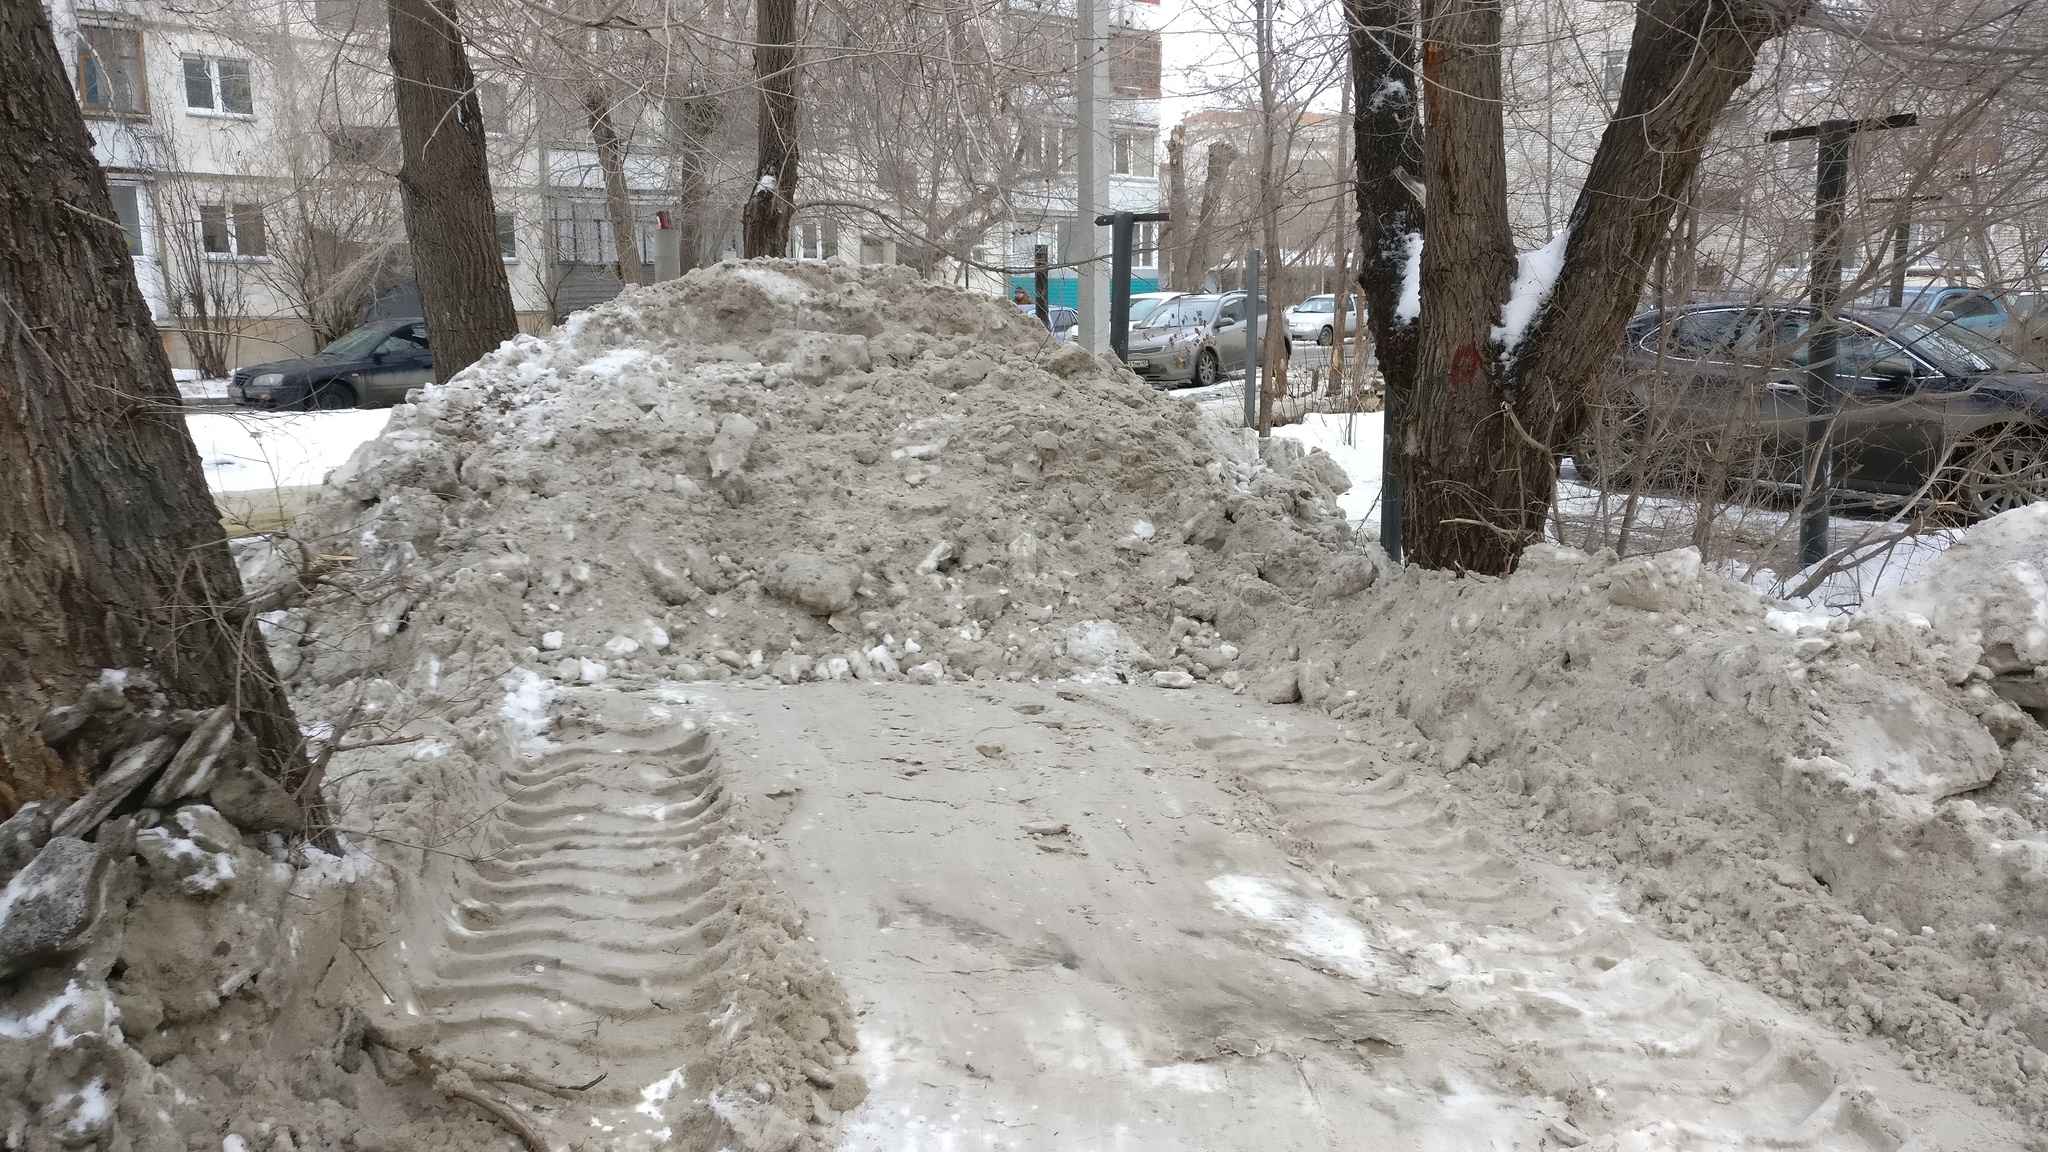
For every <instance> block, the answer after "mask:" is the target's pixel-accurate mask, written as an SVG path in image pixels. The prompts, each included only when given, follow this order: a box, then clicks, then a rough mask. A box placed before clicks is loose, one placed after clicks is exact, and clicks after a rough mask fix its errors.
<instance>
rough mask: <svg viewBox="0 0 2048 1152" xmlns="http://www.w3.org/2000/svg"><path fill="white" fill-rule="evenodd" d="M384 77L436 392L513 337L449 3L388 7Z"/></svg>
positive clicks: (479, 140) (468, 78)
mask: <svg viewBox="0 0 2048 1152" xmlns="http://www.w3.org/2000/svg"><path fill="white" fill-rule="evenodd" d="M389 10H390V19H391V75H392V80H393V84H394V88H395V90H396V95H397V102H398V135H399V139H400V141H401V143H402V144H403V146H404V150H405V159H404V162H403V165H402V166H401V167H400V168H399V172H398V187H399V193H400V198H401V200H402V202H403V203H404V205H405V231H406V236H407V238H408V240H409V241H410V242H411V246H412V255H413V261H412V263H413V273H414V276H415V278H416V280H417V282H418V284H419V289H420V306H421V308H422V310H423V311H424V312H425V313H426V321H427V330H428V331H429V332H430V333H432V335H433V340H434V378H435V380H437V381H439V382H441V383H446V382H447V381H448V379H449V378H450V377H452V376H454V375H455V374H456V373H457V372H460V371H461V370H462V369H464V368H467V367H469V366H470V365H471V364H473V363H475V362H476V360H477V359H478V358H479V357H481V356H483V355H484V354H485V353H486V352H489V351H491V350H492V349H493V348H496V347H497V346H498V345H500V344H502V343H504V342H505V341H506V340H509V339H511V338H512V337H514V336H516V335H518V334H519V317H518V315H517V314H516V313H515V312H514V311H513V308H512V289H511V286H510V284H509V283H508V282H507V281H506V279H505V262H504V260H503V259H502V258H501V257H500V256H499V255H498V222H497V213H496V209H495V208H494V207H493V206H492V203H491V174H490V163H489V158H488V156H487V155H486V153H485V148H484V124H483V112H482V110H481V109H480V108H479V106H478V104H477V94H476V77H475V76H474V75H473V74H472V73H471V71H470V67H469V55H468V53H467V52H466V51H464V49H463V44H462V32H461V28H460V26H459V25H458V24H457V23H456V19H455V10H454V4H453V0H389Z"/></svg>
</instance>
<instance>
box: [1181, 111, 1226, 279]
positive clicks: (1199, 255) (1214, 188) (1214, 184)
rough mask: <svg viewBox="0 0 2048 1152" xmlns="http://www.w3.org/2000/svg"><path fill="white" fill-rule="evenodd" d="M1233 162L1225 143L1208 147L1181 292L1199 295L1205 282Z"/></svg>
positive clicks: (1219, 142) (1223, 141) (1215, 143)
mask: <svg viewBox="0 0 2048 1152" xmlns="http://www.w3.org/2000/svg"><path fill="white" fill-rule="evenodd" d="M1236 162H1237V146H1236V145H1234V144H1232V143H1231V142H1230V141H1228V140H1218V141H1216V142H1214V143H1212V144H1210V145H1209V159H1208V166H1207V168H1206V170H1205V171H1204V172H1203V173H1202V206H1201V208H1200V209H1198V210H1197V212H1196V215H1195V226H1194V228H1193V230H1192V234H1191V235H1190V236H1189V237H1188V247H1187V263H1186V265H1185V267H1186V269H1187V272H1186V278H1187V280H1188V286H1187V287H1186V288H1185V289H1182V291H1187V292H1200V291H1201V290H1202V287H1203V285H1204V284H1205V283H1206V282H1207V281H1208V278H1209V242H1210V236H1211V234H1212V233H1213V232H1214V231H1215V228H1216V212H1217V209H1219V208H1221V207H1222V206H1223V195H1224V192H1225V190H1226V189H1227V188H1228V186H1229V183H1230V166H1231V165H1232V164H1234V163H1236Z"/></svg>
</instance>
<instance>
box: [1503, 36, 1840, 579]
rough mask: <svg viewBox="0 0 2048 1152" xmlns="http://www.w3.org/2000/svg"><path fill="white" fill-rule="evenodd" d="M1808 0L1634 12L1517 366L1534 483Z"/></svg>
mask: <svg viewBox="0 0 2048 1152" xmlns="http://www.w3.org/2000/svg"><path fill="white" fill-rule="evenodd" d="M1808 7H1810V2H1809V0H1800V2H1796V3H1792V4H1787V5H1783V6H1779V5H1776V4H1773V3H1770V2H1768V0H1742V2H1739V3H1734V4H1728V3H1721V2H1718V0H1649V2H1648V3H1646V4H1645V5H1644V7H1643V8H1642V10H1641V11H1640V13H1639V14H1638V15H1637V17H1636V23H1635V33H1634V37H1633V39H1632V41H1631V43H1630V46H1629V55H1628V69H1627V72H1626V75H1625V76H1624V77H1623V80H1622V90H1621V102H1620V105H1619V106H1618V107H1617V108H1616V110H1615V114H1614V119H1613V120H1612V121H1610V122H1609V124H1608V125H1607V130H1606V132H1605V133H1604V134H1603V135H1602V136H1601V139H1600V147H1599V149H1598V150H1597V151H1596V152H1595V153H1594V154H1593V163H1592V165H1591V167H1590V168H1589V169H1588V171H1587V175H1586V183H1585V186H1584V188H1583V189H1582V190H1581V191H1580V193H1579V198H1578V201H1577V203H1576V204H1575V205H1574V206H1573V208H1572V216H1571V235H1570V238H1569V239H1568V240H1567V241H1566V244H1565V259H1564V268H1563V270H1562V272H1561V273H1560V274H1559V276H1558V280H1557V285H1556V287H1555V289H1554V290H1553V291H1552V293H1551V295H1550V298H1549V302H1548V304H1547V305H1546V306H1545V307H1544V308H1543V309H1542V310H1541V311H1539V312H1538V313H1537V315H1536V318H1535V319H1534V320H1533V321H1532V322H1531V324H1530V326H1529V332H1528V335H1527V336H1525V337H1524V339H1523V341H1522V345H1521V347H1520V348H1519V349H1518V355H1517V356H1516V358H1515V362H1514V366H1513V372H1514V377H1515V378H1514V389H1515V394H1516V410H1517V412H1518V413H1519V415H1520V418H1521V424H1522V427H1523V428H1525V429H1527V430H1528V432H1529V434H1530V436H1531V438H1533V439H1535V440H1536V441H1538V442H1539V443H1541V444H1543V445H1544V446H1545V452H1544V453H1543V459H1542V461H1541V463H1542V465H1543V468H1544V475H1543V476H1541V477H1536V478H1533V479H1531V480H1530V481H1529V483H1530V484H1531V485H1532V486H1536V487H1541V488H1543V489H1544V490H1546V491H1551V490H1554V488H1555V480H1556V475H1557V461H1558V457H1559V455H1560V454H1561V453H1563V452H1565V451H1567V450H1568V449H1569V446H1570V445H1571V443H1572V442H1573V440H1574V439H1575V438H1576V437H1577V436H1578V435H1579V432H1580V430H1581V429H1582V428H1583V427H1584V425H1585V421H1586V416H1587V411H1588V400H1589V398H1590V397H1591V396H1592V395H1593V394H1595V387H1596V384H1597V382H1598V381H1599V380H1600V379H1601V378H1602V376H1603V375H1604V374H1605V373H1606V371H1607V370H1608V365H1609V363H1610V362H1611V360H1612V358H1613V355H1614V349H1615V348H1616V346H1618V345H1619V343H1620V341H1621V338H1622V334H1623V332H1624V331H1626V329H1627V327H1628V320H1629V317H1630V316H1631V315H1633V314H1634V312H1635V308H1636V302H1637V300H1638V299H1639V298H1640V297H1641V294H1642V289H1643V279H1644V276H1645V275H1646V273H1647V270H1648V269H1649V267H1650V264H1651V261H1652V260H1653V258H1654V257H1655V255H1656V252H1657V249H1658V248H1659V246H1660V245H1662V244H1663V243H1664V242H1665V238H1666V236H1667V234H1668V232H1669V229H1670V226H1671V218H1672V213H1673V212H1674V211H1675V210H1676V209H1677V208H1678V207H1680V205H1681V204H1682V203H1683V201H1684V199H1685V196H1686V191H1687V189H1688V188H1689V187H1690V186H1691V185H1692V181H1693V177H1694V175H1695V174H1696V173H1697V172H1698V171H1699V165H1700V154H1701V152H1702V150H1703V149H1704V148H1705V147H1706V143H1707V138H1708V136H1709V134H1710V133H1711V131H1712V129H1713V126H1714V122H1715V121H1716V120H1717V119H1719V117H1720V115H1721V111H1722V109H1724V108H1725V107H1727V104H1728V100H1729V98H1730V97H1731V96H1732V95H1734V93H1735V90H1736V89H1737V88H1739V87H1741V86H1742V85H1743V83H1745V82H1746V81H1747V80H1748V79H1749V77H1750V73H1751V71H1752V70H1753V69H1754V68H1755V66H1756V58H1757V53H1758V51H1760V50H1761V49H1762V48H1763V46H1764V45H1765V44H1767V43H1769V42H1770V41H1771V40H1773V39H1775V38H1777V37H1779V36H1782V35H1784V34H1785V32H1786V30H1787V29H1789V28H1790V27H1791V26H1792V25H1793V23H1794V22H1795V21H1797V20H1799V19H1800V18H1801V17H1802V16H1803V15H1804V13H1805V12H1806V10H1807V9H1808ZM1547 511H1548V500H1547V499H1546V501H1545V507H1544V509H1542V510H1540V511H1533V512H1531V513H1529V515H1530V516H1532V517H1533V518H1531V519H1528V520H1527V521H1525V522H1518V523H1515V524H1512V525H1504V527H1507V528H1508V529H1509V530H1510V531H1513V532H1515V533H1517V534H1519V535H1521V536H1524V537H1525V538H1529V539H1534V538H1535V536H1536V534H1537V533H1538V532H1540V531H1541V525H1542V515H1544V514H1547Z"/></svg>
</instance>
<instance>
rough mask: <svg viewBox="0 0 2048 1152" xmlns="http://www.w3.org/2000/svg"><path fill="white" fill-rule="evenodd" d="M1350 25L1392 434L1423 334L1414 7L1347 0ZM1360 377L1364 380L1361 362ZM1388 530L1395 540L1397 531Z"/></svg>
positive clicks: (1372, 314) (1363, 199)
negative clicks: (1413, 282) (1406, 306)
mask: <svg viewBox="0 0 2048 1152" xmlns="http://www.w3.org/2000/svg"><path fill="white" fill-rule="evenodd" d="M1345 16H1346V19H1347V22H1348V23H1349V25H1350V30H1349V38H1350V42H1351V83H1352V88H1353V93H1352V102H1353V112H1352V146H1353V148H1354V150H1355V151H1356V154H1357V157H1358V184H1357V195H1358V236H1359V244H1360V252H1359V275H1358V286H1359V294H1360V295H1361V296H1362V297H1364V300H1365V309H1366V313H1365V316H1366V324H1367V326H1368V328H1369V330H1370V334H1371V336H1372V347H1373V353H1374V355H1375V357H1376V359H1377V360H1378V362H1379V368H1380V378H1381V379H1382V380H1383V381H1384V382H1385V388H1386V395H1385V397H1384V399H1385V408H1386V416H1385V420H1386V427H1387V429H1388V430H1389V434H1390V435H1391V434H1392V433H1393V432H1395V431H1398V430H1399V429H1400V428H1401V427H1402V426H1403V422H1404V420H1405V419H1406V414H1407V411H1408V398H1409V396H1410V394H1411V393H1412V392H1413V391H1414V389H1413V386H1412V385H1413V382H1414V379H1415V350H1416V336H1417V335H1418V334H1419V333H1420V328H1419V326H1418V325H1417V324H1416V323H1415V322H1414V320H1413V318H1406V319H1404V318H1403V317H1402V316H1401V315H1400V303H1401V295H1402V292H1403V290H1404V286H1405V284H1406V275H1407V269H1408V262H1409V253H1410V248H1411V245H1412V244H1414V243H1419V242H1420V240H1421V236H1422V216H1423V205H1422V203H1421V202H1420V201H1419V200H1417V199H1416V197H1415V194H1414V193H1413V192H1412V191H1411V190H1410V188H1409V185H1408V184H1407V183H1404V182H1403V181H1402V179H1401V177H1402V176H1404V175H1406V176H1409V177H1410V178H1411V180H1414V179H1416V174H1418V173H1420V172H1421V171H1422V119H1421V115H1420V112H1421V104H1420V94H1419V91H1418V89H1417V87H1416V85H1417V82H1418V81H1417V72H1418V70H1419V69H1418V64H1419V62H1418V60H1417V59H1416V47H1417V45H1416V38H1415V18H1416V12H1415V7H1414V4H1413V0H1346V2H1345ZM1418 186H1419V185H1418ZM1357 371H1359V372H1360V373H1361V374H1362V373H1363V372H1364V371H1365V365H1364V363H1363V362H1361V363H1360V364H1359V365H1358V368H1357ZM1390 442H1391V441H1390ZM1400 481H1401V478H1400V476H1399V475H1398V474H1397V473H1395V472H1393V471H1389V472H1388V473H1387V474H1386V475H1385V477H1383V478H1382V480H1381V485H1382V487H1381V492H1382V499H1381V507H1382V514H1383V515H1386V511H1385V510H1386V509H1388V508H1391V507H1394V506H1397V504H1398V494H1399V491H1400ZM1388 527H1389V529H1390V530H1391V531H1392V532H1393V533H1395V534H1396V535H1395V538H1396V539H1398V538H1399V537H1398V533H1399V531H1400V525H1399V524H1398V523H1393V524H1389V525H1388Z"/></svg>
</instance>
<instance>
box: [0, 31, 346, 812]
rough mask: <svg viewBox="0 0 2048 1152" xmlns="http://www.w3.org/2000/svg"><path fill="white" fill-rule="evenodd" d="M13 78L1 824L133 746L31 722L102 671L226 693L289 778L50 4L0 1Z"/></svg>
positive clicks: (2, 360) (66, 791)
mask: <svg viewBox="0 0 2048 1152" xmlns="http://www.w3.org/2000/svg"><path fill="white" fill-rule="evenodd" d="M0 71H4V74H5V75H6V76H7V77H8V84H7V87H6V91H5V93H4V95H0V475H5V476H6V477H8V481H7V483H6V484H5V485H4V486H0V487H4V492H5V495H4V497H0V621H4V626H5V629H6V631H7V633H8V642H7V643H6V644H5V645H0V815H4V814H11V813H12V812H13V811H14V810H15V809H16V808H18V807H19V806H20V805H21V804H23V803H25V802H27V801H30V800H44V801H61V800H65V799H68V798H70V797H73V796H77V795H78V794H79V793H81V792H82V791H83V790H84V789H85V787H86V786H87V785H88V784H89V783H90V782H91V781H92V780H93V779H95V778H96V777H97V776H98V774H99V773H100V772H101V771H102V770H103V768H104V767H105V765H106V760H107V758H108V757H110V756H111V755H112V754H114V753H116V752H119V751H121V750H122V748H123V746H124V742H125V743H133V742H135V737H136V735H137V733H136V732H135V731H134V730H133V729H128V730H121V729H117V728H113V727H110V726H109V725H107V724H102V723H100V722H99V721H98V720H95V721H91V722H88V723H87V724H86V725H85V726H84V727H81V728H78V729H76V730H75V731H73V732H71V733H69V734H68V735H65V736H61V737H58V738H57V739H55V740H54V742H52V741H50V740H46V739H45V736H44V734H43V732H42V731H41V730H39V727H38V724H39V721H41V720H42V719H43V718H44V717H45V716H46V714H47V713H48V712H49V710H50V709H51V708H53V707H59V706H66V705H71V704H73V703H74V702H76V701H77V700H78V699H79V697H80V694H81V692H82V690H83V689H85V688H86V687H87V686H88V685H90V684H92V683H94V682H95V681H96V680H98V679H99V678H100V673H101V670H102V669H109V668H112V669H140V670H142V672H144V673H146V674H147V677H148V678H149V679H152V680H154V681H155V682H156V683H157V684H158V686H159V690H160V691H161V692H162V693H163V695H164V697H165V698H166V701H167V703H168V704H169V706H170V707H172V708H178V709H202V708H214V707H218V706H222V705H227V706H230V707H231V708H232V709H233V710H234V713H235V715H236V717H237V719H238V722H239V724H240V726H241V727H242V729H243V730H244V731H245V732H246V733H247V734H248V735H249V736H250V737H252V738H253V740H254V743H255V748H256V751H257V752H258V754H259V758H260V760H261V763H262V766H263V767H264V768H265V769H266V770H267V771H269V772H270V773H271V774H272V775H274V776H276V777H278V778H280V779H283V780H284V781H285V782H286V783H287V784H295V783H296V782H297V781H298V780H299V779H301V778H302V777H303V774H304V770H305V760H304V757H303V755H302V753H301V752H300V743H299V731H298V724H297V722H296V721H295V720H294V719H293V717H292V711H291V706H290V704H289V703H288V702H287V701H286V699H285V696H284V693H283V691H282V690H281V689H280V688H279V687H278V684H277V678H276V676H275V674H274V673H273V672H272V670H271V667H270V660H269V657H268V655H267V653H266V651H265V649H264V646H263V643H262V641H261V640H260V638H259V637H258V635H257V633H256V632H255V629H254V627H253V624H254V622H253V621H251V620H248V619H246V618H245V617H244V615H243V614H242V613H240V612H239V611H238V610H237V608H236V607H235V605H236V603H237V601H238V600H239V599H240V598H241V595H242V588H241V580H240V578H239V577H238V576H237V574H236V571H235V566H234V562H233V561H232V559H231V558H230V557H229V555H228V550H227V546H226V544H225V542H224V541H223V540H222V539H221V529H220V519H219V517H220V513H219V512H218V511H217V510H216V509H215V508H214V506H213V502H212V500H211V499H210V498H209V497H208V495H207V491H206V479H205V477H204V475H203V474H202V473H201V471H200V466H199V457H198V454H197V452H195V451H194V449H193V447H192V439H191V437H190V435H189V434H188V433H187V432H186V429H185V420H184V412H183V410H182V406H181V404H180V402H179V400H178V392H177V389H176V387H175V386H174V385H173V384H172V383H171V371H170V363H169V361H168V360H167V359H166V357H165V355H164V349H163V344H162V342H161V340H160V339H159V337H158V334H157V331H156V328H155V326H154V325H153V324H152V323H151V321H150V315H149V308H148V305H147V304H146V303H145V302H144V300H143V298H142V293H141V290H140V289H139V288H138V287H137V286H136V282H135V268H134V264H133V262H132V261H131V259H130V257H129V255H128V248H127V243H126V241H125V239H124V237H123V234H122V231H121V226H120V224H119V223H118V222H117V221H116V219H115V215H114V206H113V201H112V199H111V197H110V196H109V195H108V193H107V185H106V180H105V178H104V176H103V175H102V173H101V171H100V168H99V165H98V164H97V163H95V161H94V159H93V154H92V139H91V137H90V135H88V133H87V131H86V126H85V120H84V118H83V117H82V116H81V114H80V113H79V109H78V103H77V99H76V97H75V96H74V95H73V93H72V89H71V83H70V80H69V78H68V77H67V76H66V74H65V70H64V66H63V64H62V62H61V61H60V59H59V57H58V54H57V49H56V45H55V43H54V42H53V40H52V37H51V30H50V24H49V20H48V17H47V16H46V15H45V13H44V10H43V6H42V5H40V4H36V3H33V2H26V0H9V2H8V3H5V4H0ZM141 679H142V677H138V676H131V677H130V678H129V683H130V686H131V688H134V689H139V688H140V684H139V681H140V680H141ZM74 715H75V714H74ZM102 715H111V714H109V713H102Z"/></svg>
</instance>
